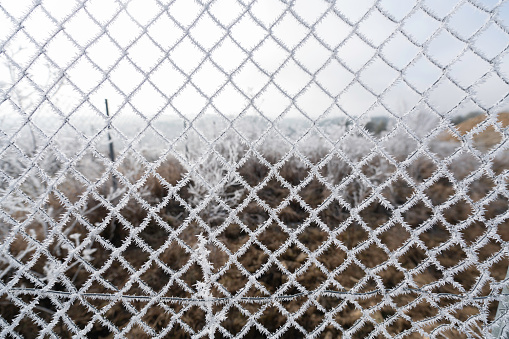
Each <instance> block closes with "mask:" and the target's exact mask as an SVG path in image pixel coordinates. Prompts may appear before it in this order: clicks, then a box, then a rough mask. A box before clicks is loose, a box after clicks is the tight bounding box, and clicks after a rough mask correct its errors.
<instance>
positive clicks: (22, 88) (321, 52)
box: [0, 0, 509, 119]
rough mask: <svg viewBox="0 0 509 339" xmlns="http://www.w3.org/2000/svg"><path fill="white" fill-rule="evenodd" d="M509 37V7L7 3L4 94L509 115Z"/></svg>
mask: <svg viewBox="0 0 509 339" xmlns="http://www.w3.org/2000/svg"><path fill="white" fill-rule="evenodd" d="M288 3H290V4H288ZM125 4H127V5H125ZM473 4H476V6H477V7H476V6H474V5H473ZM383 13H385V14H383ZM48 14H49V15H51V17H50V16H49V15H48ZM491 16H492V17H493V18H494V19H495V20H497V22H498V24H499V25H497V24H495V22H494V20H491V21H490V17H491ZM444 18H445V21H443V22H442V21H440V20H442V19H444ZM479 30H480V31H479ZM504 30H505V32H504ZM507 32H509V2H508V1H505V2H502V4H498V2H497V1H489V0H483V1H480V0H479V1H471V2H468V1H456V0H430V1H421V2H419V3H418V4H416V3H414V1H409V0H385V1H378V2H376V1H373V0H369V1H368V0H362V1H360V0H355V1H336V2H334V3H332V1H323V0H295V1H281V0H258V1H248V0H242V1H237V0H217V1H192V0H177V1H160V2H156V1H152V0H133V1H115V0H94V1H88V2H85V3H82V2H81V1H58V0H43V1H41V2H40V4H39V5H36V4H34V3H32V1H22V0H0V47H1V48H2V49H3V50H4V51H5V52H4V53H2V54H0V84H1V85H2V89H3V91H4V92H3V93H2V101H3V97H4V96H5V93H6V92H7V91H8V92H9V95H10V97H11V98H12V97H13V96H14V93H15V91H18V92H19V93H31V90H30V89H32V90H34V86H33V84H32V83H31V81H33V82H34V83H36V84H37V86H38V87H39V89H35V93H34V94H32V95H31V96H30V98H28V99H25V101H24V104H25V105H28V106H29V105H30V104H32V105H33V104H34V103H37V102H40V101H41V100H42V101H44V99H43V98H42V96H41V93H42V92H44V91H48V90H49V92H48V93H47V97H48V98H49V100H51V102H52V103H54V104H55V105H56V106H57V107H59V108H60V109H61V110H62V113H63V114H65V115H68V114H70V113H71V112H73V111H75V110H77V112H76V113H75V114H76V115H77V116H78V115H81V116H87V115H92V116H94V115H93V111H94V110H97V111H104V99H105V98H108V99H109V103H110V111H111V113H113V114H117V116H118V117H124V118H128V117H130V116H132V115H133V114H134V112H135V111H138V112H139V113H141V114H143V115H144V116H146V117H152V116H154V115H155V114H157V113H158V112H161V111H162V112H163V113H162V114H163V115H164V116H166V117H171V116H178V114H177V113H176V111H178V112H180V114H182V115H183V116H185V117H187V118H188V119H193V118H194V117H196V116H197V115H198V114H199V113H200V112H205V113H213V114H217V113H216V112H217V111H219V112H221V113H222V114H225V115H229V116H235V115H237V114H239V113H241V112H243V111H246V112H247V113H249V114H256V110H259V111H260V112H261V113H263V114H264V115H266V116H267V117H269V118H275V117H277V116H278V115H280V114H282V113H283V112H287V113H286V114H287V115H288V116H292V117H293V116H301V115H302V113H304V114H306V115H308V116H309V117H311V118H313V119H316V118H318V117H320V116H322V115H323V114H324V113H325V112H329V117H339V116H344V114H345V113H344V112H346V113H347V114H349V115H352V116H356V115H359V114H362V113H364V112H366V111H368V110H369V111H368V113H369V115H378V114H387V109H388V110H390V111H391V112H392V113H393V114H397V115H401V114H404V113H406V112H407V111H408V110H409V109H411V108H412V107H414V106H415V105H418V104H419V102H420V104H419V109H425V107H426V106H427V105H429V106H431V107H432V108H433V109H435V110H436V111H438V112H440V113H447V112H450V111H452V114H460V113H461V114H463V113H468V112H470V111H485V110H492V111H500V110H503V109H507V107H508V99H507V96H508V94H509V86H508V85H507V83H506V82H507V81H508V79H509V52H508V46H509V35H508V34H507ZM475 34H476V35H475ZM474 35H475V36H474ZM430 37H431V38H430ZM472 37H473V38H472ZM421 45H422V46H423V48H421V47H419V46H421ZM20 47H22V50H19V48H20ZM458 56H460V57H459V58H458ZM14 62H15V63H16V65H15V64H14ZM9 70H10V71H12V72H9ZM23 72H24V73H23ZM500 76H502V77H505V82H504V80H503V79H502V78H501V77H500ZM59 79H60V80H59ZM62 79H64V80H66V81H62ZM450 79H452V80H453V81H455V84H454V83H453V82H452V81H451V80H450ZM437 81H438V82H437ZM55 82H57V83H61V84H63V85H62V86H54V84H55ZM69 82H71V83H72V85H69ZM472 85H473V86H472ZM57 87H58V88H59V90H58V92H56V93H55V90H56V88H57ZM412 87H413V88H412ZM41 90H42V92H41ZM239 91H240V92H239ZM37 93H38V94H37ZM419 93H423V95H424V96H425V100H423V99H422V97H421V95H420V94H419ZM83 101H85V103H83V104H82V102H83ZM0 102H1V101H0ZM13 112H15V108H13V107H12V105H11V104H9V103H8V102H4V103H0V115H2V116H4V117H5V116H9V115H10V116H12V115H11V114H12V113H13ZM51 112H52V108H51V105H49V104H44V102H43V105H42V106H40V107H39V108H38V114H39V115H40V116H43V115H44V114H52V113H51Z"/></svg>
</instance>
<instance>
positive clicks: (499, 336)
mask: <svg viewBox="0 0 509 339" xmlns="http://www.w3.org/2000/svg"><path fill="white" fill-rule="evenodd" d="M508 279H509V267H507V274H506V276H505V280H508ZM507 294H509V286H508V285H507V284H506V285H505V286H504V288H503V289H502V297H501V298H500V300H499V301H498V308H497V315H496V316H495V326H494V328H493V331H492V335H493V338H496V339H506V338H509V324H507V323H505V322H503V321H498V319H500V318H502V317H503V316H504V315H505V314H506V313H507V312H509V296H507Z"/></svg>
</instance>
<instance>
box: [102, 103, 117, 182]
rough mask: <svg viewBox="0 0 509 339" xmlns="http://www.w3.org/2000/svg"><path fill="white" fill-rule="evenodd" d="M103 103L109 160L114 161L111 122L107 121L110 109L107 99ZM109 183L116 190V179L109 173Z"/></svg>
mask: <svg viewBox="0 0 509 339" xmlns="http://www.w3.org/2000/svg"><path fill="white" fill-rule="evenodd" d="M104 103H105V104H106V116H107V117H108V145H109V149H110V160H111V162H115V152H114V150H113V140H111V134H110V129H111V124H110V121H109V117H110V110H109V108H108V99H104ZM111 184H112V187H113V191H116V190H117V180H116V179H115V177H114V176H113V174H112V175H111Z"/></svg>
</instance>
